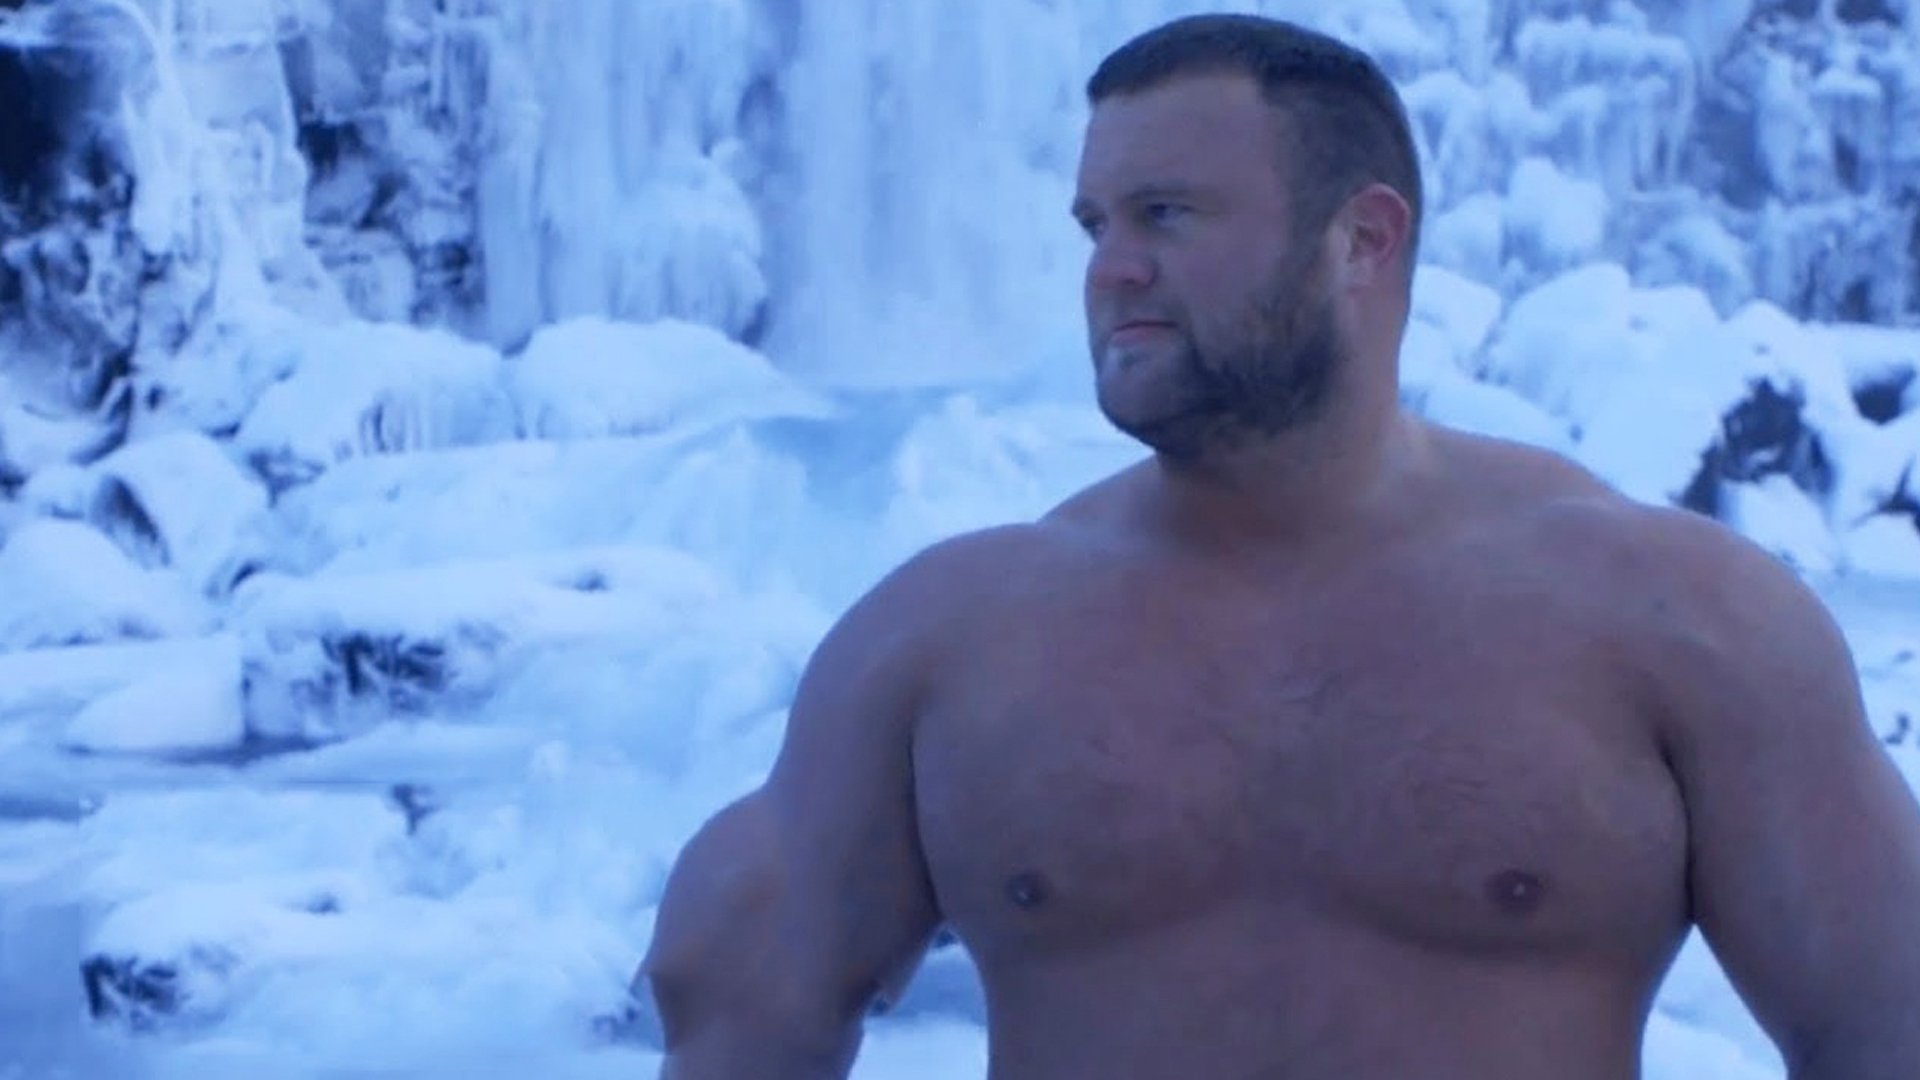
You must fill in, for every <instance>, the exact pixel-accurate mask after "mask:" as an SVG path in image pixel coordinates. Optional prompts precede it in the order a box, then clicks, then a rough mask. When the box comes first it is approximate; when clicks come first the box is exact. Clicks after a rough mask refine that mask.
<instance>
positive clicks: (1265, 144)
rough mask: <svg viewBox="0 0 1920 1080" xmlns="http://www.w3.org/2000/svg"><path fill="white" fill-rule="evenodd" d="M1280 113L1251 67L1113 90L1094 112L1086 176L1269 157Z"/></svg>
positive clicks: (1082, 166)
mask: <svg viewBox="0 0 1920 1080" xmlns="http://www.w3.org/2000/svg"><path fill="white" fill-rule="evenodd" d="M1276 121H1277V112H1276V110H1275V109H1274V108H1273V107H1272V106H1271V105H1269V104H1268V103H1267V101H1266V100H1265V98H1263V97H1262V96H1261V93H1260V87H1259V84H1258V83H1256V82H1255V81H1254V80H1253V79H1252V78H1250V77H1248V76H1245V75H1238V74H1228V73H1221V74H1211V73H1210V74H1205V75H1191V76H1183V77H1179V78H1175V79H1172V80H1169V81H1168V82H1166V83H1162V84H1160V85H1157V86H1154V87H1151V88H1149V89H1146V90H1140V91H1136V92H1133V93H1125V94H1115V95H1113V96H1111V97H1108V98H1106V99H1104V100H1102V101H1101V102H1100V103H1099V104H1097V105H1095V106H1094V108H1093V113H1092V115H1091V116H1090V117H1089V118H1088V121H1087V135H1086V143H1085V145H1084V147H1083V148H1082V152H1081V159H1080V176H1081V181H1082V183H1083V184H1085V183H1086V182H1088V181H1092V180H1096V179H1099V178H1102V177H1105V176H1107V175H1108V174H1113V173H1133V172H1137V171H1140V170H1143V169H1144V170H1147V171H1152V172H1182V173H1185V172H1193V171H1196V170H1200V171H1205V170H1206V169H1207V167H1208V166H1210V165H1213V164H1216V163H1219V164H1224V163H1231V162H1236V161H1239V160H1243V159H1245V158H1247V157H1248V156H1250V155H1259V156H1260V157H1262V158H1267V155H1270V154H1271V153H1272V152H1273V148H1274V140H1275V139H1276V138H1277V137H1278V130H1277V127H1276ZM1269 160H1270V159H1269Z"/></svg>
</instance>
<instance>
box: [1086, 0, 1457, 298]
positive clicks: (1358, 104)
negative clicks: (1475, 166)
mask: <svg viewBox="0 0 1920 1080" xmlns="http://www.w3.org/2000/svg"><path fill="white" fill-rule="evenodd" d="M1221 72H1228V73H1237V74H1244V75H1247V76H1250V77H1251V78H1253V80H1254V81H1255V82H1257V83H1259V84H1260V91H1261V95H1262V96H1263V97H1264V98H1266V100H1267V101H1268V102H1269V103H1271V104H1272V105H1273V106H1275V107H1276V108H1278V109H1280V110H1281V111H1282V112H1284V114H1285V115H1286V116H1287V117H1288V119H1289V120H1290V121H1291V128H1292V130H1291V132H1290V134H1291V136H1292V138H1293V140H1294V147H1295V148H1296V149H1297V150H1299V151H1301V152H1300V153H1298V154H1294V155H1291V156H1292V158H1293V161H1294V164H1293V166H1292V171H1291V173H1290V175H1289V177H1288V179H1289V180H1290V181H1292V183H1293V186H1294V190H1295V193H1296V194H1295V197H1294V209H1295V213H1296V215H1297V220H1298V222H1299V225H1300V227H1301V228H1307V229H1319V228H1322V227H1324V226H1325V225H1326V223H1327V222H1328V221H1329V220H1331V219H1332V217H1333V214H1334V213H1335V211H1337V210H1339V209H1340V207H1341V205H1342V204H1343V203H1345V202H1346V201H1347V199H1348V198H1350V197H1351V196H1352V195H1353V193H1354V192H1356V191H1359V190H1360V189H1361V188H1363V187H1365V186H1366V185H1368V184H1370V183H1375V182H1378V183H1383V184H1386V185H1387V186H1388V187H1391V188H1393V189H1394V190H1395V191H1397V192H1399V193H1400V197H1401V198H1403V199H1405V200H1406V201H1407V206H1408V207H1409V208H1410V209H1411V210H1412V221H1411V223H1410V226H1409V229H1408V233H1409V235H1408V240H1407V268H1408V270H1409V272H1411V270H1412V268H1413V264H1414V257H1415V252H1416V250H1417V247H1418V244H1419V236H1420V222H1421V219H1422V214H1423V206H1422V202H1423V200H1422V192H1421V185H1420V159H1419V155H1418V153H1417V151H1415V149H1414V145H1413V132H1412V129H1411V127H1410V126H1409V125H1408V123H1407V111H1406V106H1405V105H1404V104H1403V103H1402V102H1401V100H1400V94H1399V92H1398V91H1396V90H1395V89H1394V88H1393V83H1392V82H1390V81H1389V80H1388V79H1387V76H1386V73H1385V72H1383V71H1381V70H1380V67H1379V65H1378V64H1375V63H1374V62H1373V59H1372V58H1371V57H1369V56H1368V55H1367V54H1366V53H1364V52H1361V51H1360V50H1359V49H1356V48H1354V47H1353V46H1351V45H1348V44H1346V43H1344V42H1342V41H1339V40H1338V39H1335V38H1332V37H1329V36H1327V35H1326V34H1322V33H1318V32H1316V31H1313V30H1308V29H1306V28H1305V27H1302V26H1297V25H1295V24H1293V23H1290V22H1283V21H1281V20H1279V19H1268V18H1262V17H1260V16H1257V15H1194V16H1190V17H1188V18H1184V19H1175V20H1174V21H1173V22H1170V23H1167V24H1166V25H1164V26H1160V27H1156V28H1155V29H1152V30H1149V31H1147V32H1146V33H1144V34H1141V35H1140V36H1139V37H1136V38H1134V39H1133V40H1132V41H1129V42H1127V43H1126V44H1125V45H1122V46H1120V48H1118V49H1116V50H1114V52H1113V53H1112V55H1110V56H1108V57H1107V58H1106V59H1105V60H1103V61H1101V63H1100V67H1099V68H1098V69H1097V70H1096V71H1094V73H1093V78H1091V79H1089V80H1088V81H1087V100H1088V102H1089V103H1090V104H1094V105H1098V104H1099V103H1100V102H1102V101H1104V100H1106V99H1107V98H1109V97H1111V96H1113V95H1115V94H1133V93H1139V92H1141V91H1143V90H1151V89H1153V88H1155V87H1157V86H1160V85H1162V84H1163V83H1167V82H1170V81H1172V80H1173V79H1175V78H1178V77H1181V76H1188V75H1207V74H1217V73H1221Z"/></svg>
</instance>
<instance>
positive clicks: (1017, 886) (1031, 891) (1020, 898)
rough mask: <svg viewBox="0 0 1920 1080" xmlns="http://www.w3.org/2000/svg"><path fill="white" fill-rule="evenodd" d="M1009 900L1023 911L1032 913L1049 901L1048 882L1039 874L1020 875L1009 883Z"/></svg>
mask: <svg viewBox="0 0 1920 1080" xmlns="http://www.w3.org/2000/svg"><path fill="white" fill-rule="evenodd" d="M1007 899H1009V900H1011V901H1013V906H1014V907H1017V908H1019V909H1020V910H1021V911H1032V910H1034V909H1035V908H1037V907H1039V906H1040V905H1041V904H1044V903H1046V901H1047V886H1046V882H1044V881H1042V880H1041V879H1040V875H1039V874H1031V873H1029V874H1020V875H1017V876H1016V877H1014V878H1013V880H1011V881H1009V882H1007Z"/></svg>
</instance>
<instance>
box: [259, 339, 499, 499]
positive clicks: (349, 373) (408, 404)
mask: <svg viewBox="0 0 1920 1080" xmlns="http://www.w3.org/2000/svg"><path fill="white" fill-rule="evenodd" d="M301 353H302V355H301V358H300V361H299V365H298V368H297V369H296V370H295V371H294V372H293V374H292V375H291V376H289V377H288V378H287V379H286V380H284V381H282V382H280V383H277V384H275V385H274V386H272V387H271V388H269V389H268V390H267V391H266V393H264V394H263V395H261V398H260V401H259V403H258V404H257V405H256V406H255V407H254V409H253V411H252V412H251V413H250V414H248V416H247V419H246V422H245V423H243V424H242V425H241V427H240V430H239V432H238V433H237V434H236V435H235V436H234V445H235V446H236V448H237V449H238V450H239V451H240V452H241V453H243V454H244V455H246V458H247V460H248V461H249V462H250V463H251V464H252V465H253V467H254V468H255V469H256V470H258V471H259V472H260V473H261V475H263V476H264V477H266V479H267V480H268V482H269V483H270V484H272V485H273V486H274V487H275V488H276V489H279V488H284V487H286V486H289V485H292V484H297V483H302V482H305V481H307V480H311V479H312V478H313V477H315V476H317V475H319V474H320V473H322V472H324V471H325V470H326V469H328V468H330V467H331V466H333V465H334V464H336V463H338V462H341V461H344V460H347V459H348V458H352V457H358V456H363V455H369V454H387V453H399V452H403V451H412V450H427V449H434V448H439V447H448V446H470V445H474V444H477V443H487V442H495V441H498V440H501V439H506V438H511V437H512V435H513V418H512V408H511V405H510V403H509V400H508V397H507V394H506V391H505V388H504V387H503V386H502V385H501V380H500V357H499V354H497V353H495V352H494V351H493V350H492V349H489V348H487V347H485V346H482V345H475V344H473V343H471V342H466V341H462V340H460V339H459V338H456V337H454V336H452V335H451V334H448V333H446V332H444V331H438V330H417V329H414V328H412V327H407V326H394V325H387V324H371V323H341V324H337V325H333V326H326V327H315V328H313V329H311V330H310V331H309V332H308V336H307V337H306V338H305V339H304V340H303V341H302V343H301Z"/></svg>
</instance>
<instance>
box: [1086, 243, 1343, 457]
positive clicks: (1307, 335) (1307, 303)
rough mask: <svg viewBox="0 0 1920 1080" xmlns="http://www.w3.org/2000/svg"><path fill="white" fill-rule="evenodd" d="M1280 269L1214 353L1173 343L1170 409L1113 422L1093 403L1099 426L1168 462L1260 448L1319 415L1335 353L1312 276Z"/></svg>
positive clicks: (1338, 361) (1338, 358) (1188, 338)
mask: <svg viewBox="0 0 1920 1080" xmlns="http://www.w3.org/2000/svg"><path fill="white" fill-rule="evenodd" d="M1287 269H1289V268H1284V267H1283V268H1282V269H1281V271H1280V272H1278V273H1276V274H1275V275H1274V276H1273V278H1272V279H1271V280H1270V281H1269V283H1268V285H1267V286H1266V287H1265V288H1263V289H1261V290H1260V291H1259V292H1258V293H1257V294H1256V299H1255V301H1254V302H1253V303H1252V304H1251V305H1249V310H1248V311H1247V312H1246V313H1245V314H1244V315H1243V316H1242V317H1241V318H1240V319H1238V320H1235V322H1234V324H1233V325H1231V327H1230V328H1229V330H1228V331H1227V332H1226V333H1224V334H1222V335H1220V337H1221V338H1222V339H1223V340H1221V341H1220V342H1219V343H1218V344H1211V345H1204V346H1203V344H1202V343H1201V342H1200V341H1199V340H1197V338H1196V337H1195V335H1194V334H1193V333H1192V332H1191V331H1188V332H1186V333H1184V334H1183V335H1182V338H1183V340H1182V341H1181V343H1180V349H1179V352H1178V353H1177V354H1176V355H1175V356H1172V357H1169V358H1168V359H1167V361H1165V362H1166V363H1167V364H1169V366H1170V367H1172V369H1173V370H1172V372H1171V379H1170V382H1171V386H1170V388H1169V389H1170V390H1171V391H1172V393H1171V394H1170V397H1172V398H1173V399H1174V400H1171V401H1169V402H1167V403H1166V406H1165V408H1164V410H1161V411H1156V412H1154V413H1153V414H1152V415H1149V416H1144V417H1142V416H1132V417H1129V416H1124V415H1116V410H1115V409H1113V408H1112V407H1111V403H1109V402H1108V401H1107V400H1106V398H1105V396H1104V395H1103V396H1102V399H1101V410H1102V412H1104V413H1105V414H1106V417H1107V419H1108V420H1109V421H1111V422H1112V423H1113V425H1114V426H1115V427H1117V428H1119V429H1120V430H1121V431H1123V432H1125V433H1126V434H1128V435H1130V436H1132V437H1133V438H1135V439H1138V440H1139V441H1140V442H1142V443H1145V444H1146V445H1147V446H1148V447H1150V448H1151V449H1153V450H1154V451H1155V452H1156V453H1157V454H1159V455H1160V456H1161V457H1163V458H1166V459H1168V460H1173V461H1195V460H1199V459H1201V458H1204V457H1205V456H1207V455H1208V454H1211V453H1216V452H1219V451H1223V450H1232V449H1234V448H1236V447H1240V446H1245V445H1249V444H1251V443H1255V442H1269V441H1272V440H1273V439H1275V438H1277V437H1279V436H1281V435H1283V434H1286V433H1287V432H1289V431H1293V430H1296V429H1299V428H1301V427H1304V426H1306V425H1308V424H1310V423H1312V422H1313V421H1314V420H1315V419H1316V418H1318V417H1319V416H1320V415H1321V414H1322V413H1323V412H1324V411H1325V410H1326V407H1327V403H1328V400H1329V398H1330V397H1331V396H1332V392H1333V384H1334V380H1335V377H1336V376H1337V374H1338V372H1339V370H1340V368H1341V366H1342V361H1343V357H1344V355H1345V349H1344V343H1343V342H1342V340H1341V335H1340V332H1339V328H1338V326H1336V325H1335V322H1334V318H1333V305H1332V303H1331V301H1330V299H1329V298H1328V297H1326V296H1325V294H1324V291H1323V290H1322V289H1321V287H1320V286H1321V282H1322V280H1323V278H1322V275H1321V274H1320V272H1319V270H1320V268H1319V267H1318V266H1317V265H1310V266H1307V267H1305V268H1301V269H1298V270H1296V271H1295V272H1294V273H1287V272H1286V271H1287ZM1289 282H1290V283H1291V287H1289V284H1288V283H1289Z"/></svg>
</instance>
